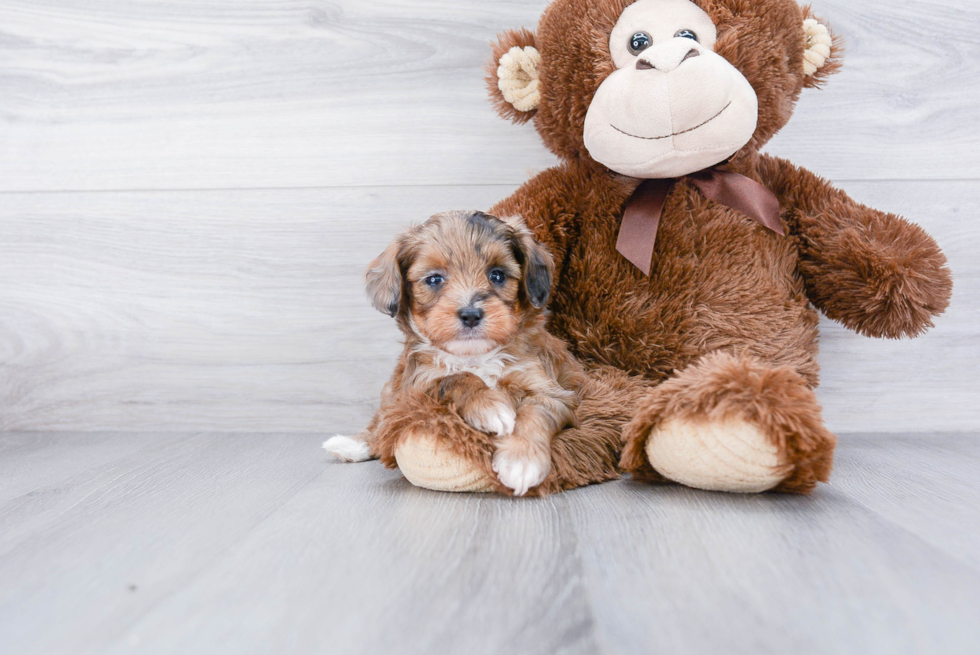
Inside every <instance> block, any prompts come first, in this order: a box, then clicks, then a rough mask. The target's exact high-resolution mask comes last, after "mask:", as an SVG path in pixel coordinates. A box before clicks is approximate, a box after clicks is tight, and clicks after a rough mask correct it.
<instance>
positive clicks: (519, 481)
mask: <svg viewBox="0 0 980 655" xmlns="http://www.w3.org/2000/svg"><path fill="white" fill-rule="evenodd" d="M493 470H494V472H495V473H496V474H497V479H499V480H500V482H501V484H503V485H504V486H506V487H510V488H511V489H513V490H514V495H515V496H523V495H524V494H526V493H527V492H528V489H531V488H533V487H536V486H538V485H539V484H541V483H542V482H544V479H545V478H546V477H548V472H549V471H550V470H551V458H549V457H546V456H544V457H542V456H540V455H536V454H535V453H533V452H526V453H523V454H518V453H514V452H510V451H508V450H498V451H497V452H496V453H494V455H493Z"/></svg>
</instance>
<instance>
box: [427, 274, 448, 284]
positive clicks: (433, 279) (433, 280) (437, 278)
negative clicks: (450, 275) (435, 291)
mask: <svg viewBox="0 0 980 655" xmlns="http://www.w3.org/2000/svg"><path fill="white" fill-rule="evenodd" d="M422 281H423V282H425V284H426V286H430V287H437V286H439V285H440V284H442V283H443V282H445V281H446V278H444V277H442V276H441V275H430V276H429V277H427V278H425V279H424V280H422Z"/></svg>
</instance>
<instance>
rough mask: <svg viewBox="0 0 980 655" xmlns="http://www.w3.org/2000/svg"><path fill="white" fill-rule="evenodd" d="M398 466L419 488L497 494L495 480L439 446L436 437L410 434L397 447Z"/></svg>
mask: <svg viewBox="0 0 980 655" xmlns="http://www.w3.org/2000/svg"><path fill="white" fill-rule="evenodd" d="M394 456H395V462H396V463H397V464H398V468H399V469H400V470H401V472H402V475H404V476H405V478H406V479H407V480H408V481H409V482H411V483H412V484H414V485H415V486H416V487H422V488H424V489H432V490H433V491H453V492H461V493H462V492H471V493H482V492H487V491H494V489H495V485H494V480H493V479H492V478H491V477H490V476H489V475H488V474H487V472H486V471H484V470H483V469H481V468H480V467H479V466H478V465H477V464H476V463H475V462H473V461H471V460H469V459H467V458H466V457H464V456H462V455H460V454H458V453H456V452H453V450H452V449H450V448H447V447H445V446H444V445H443V444H440V439H439V437H438V435H437V434H433V433H428V432H426V431H424V430H415V431H412V432H411V433H408V434H406V435H405V436H404V438H403V439H402V440H401V441H400V443H399V444H398V445H397V446H396V447H395V451H394Z"/></svg>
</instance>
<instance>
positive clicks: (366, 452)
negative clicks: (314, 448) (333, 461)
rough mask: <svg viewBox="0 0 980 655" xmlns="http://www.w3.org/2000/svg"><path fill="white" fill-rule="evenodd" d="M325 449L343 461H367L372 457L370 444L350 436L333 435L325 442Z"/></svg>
mask: <svg viewBox="0 0 980 655" xmlns="http://www.w3.org/2000/svg"><path fill="white" fill-rule="evenodd" d="M323 449H324V450H325V451H327V452H328V453H330V454H331V455H333V456H334V457H336V458H337V459H339V460H341V461H343V462H366V461H367V460H369V459H371V449H370V448H369V447H368V445H367V444H366V443H364V442H363V441H358V440H357V439H351V438H350V437H341V436H340V435H337V436H336V437H331V438H330V439H327V440H326V441H324V442H323Z"/></svg>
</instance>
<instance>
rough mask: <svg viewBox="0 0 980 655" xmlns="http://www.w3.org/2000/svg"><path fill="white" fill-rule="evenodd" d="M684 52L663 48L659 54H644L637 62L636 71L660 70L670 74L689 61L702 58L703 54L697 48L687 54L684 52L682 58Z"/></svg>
mask: <svg viewBox="0 0 980 655" xmlns="http://www.w3.org/2000/svg"><path fill="white" fill-rule="evenodd" d="M682 52H683V51H678V50H677V49H676V48H669V49H668V48H663V49H662V50H660V51H659V52H644V53H643V55H641V56H640V58H639V59H637V60H636V70H638V71H651V70H659V71H662V72H664V73H669V72H670V71H672V70H674V69H675V68H677V67H678V66H680V65H681V64H683V63H684V62H685V61H687V60H688V59H692V58H693V57H700V56H701V53H700V52H699V51H698V49H697V48H691V49H690V50H688V51H687V52H683V56H681V53H682Z"/></svg>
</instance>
